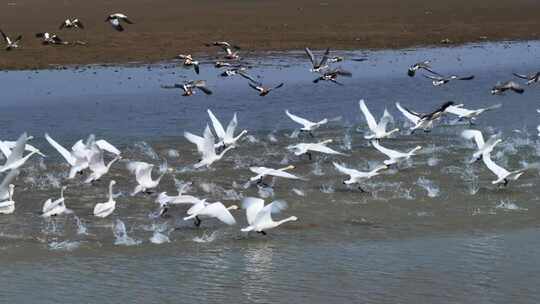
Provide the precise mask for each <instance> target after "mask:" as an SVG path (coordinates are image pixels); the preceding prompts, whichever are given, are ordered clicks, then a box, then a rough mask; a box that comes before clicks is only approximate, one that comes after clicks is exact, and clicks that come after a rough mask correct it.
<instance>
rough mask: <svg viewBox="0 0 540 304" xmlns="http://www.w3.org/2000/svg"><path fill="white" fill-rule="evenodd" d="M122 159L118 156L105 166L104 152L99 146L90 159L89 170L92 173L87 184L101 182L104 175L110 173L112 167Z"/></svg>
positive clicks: (86, 181)
mask: <svg viewBox="0 0 540 304" xmlns="http://www.w3.org/2000/svg"><path fill="white" fill-rule="evenodd" d="M120 159H122V157H121V156H120V155H117V156H116V157H115V158H113V159H112V160H111V161H109V163H108V164H106V165H105V160H104V159H103V150H101V149H99V148H98V147H97V146H95V147H94V152H92V154H91V156H90V159H89V160H88V168H89V169H90V171H92V173H90V175H88V177H87V178H86V180H85V181H84V182H85V183H91V182H94V181H97V180H99V179H100V178H101V177H102V176H103V175H105V174H107V172H109V169H111V166H112V165H113V164H114V163H115V162H116V161H118V160H120Z"/></svg>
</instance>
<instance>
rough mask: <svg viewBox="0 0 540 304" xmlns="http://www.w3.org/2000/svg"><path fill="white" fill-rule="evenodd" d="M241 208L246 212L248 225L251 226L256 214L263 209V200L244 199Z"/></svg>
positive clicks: (254, 198)
mask: <svg viewBox="0 0 540 304" xmlns="http://www.w3.org/2000/svg"><path fill="white" fill-rule="evenodd" d="M242 208H243V209H245V210H246V218H247V222H248V224H249V225H253V223H254V222H255V219H256V218H257V214H258V213H259V211H261V210H262V209H263V208H264V200H263V199H260V198H256V197H246V198H244V199H243V200H242Z"/></svg>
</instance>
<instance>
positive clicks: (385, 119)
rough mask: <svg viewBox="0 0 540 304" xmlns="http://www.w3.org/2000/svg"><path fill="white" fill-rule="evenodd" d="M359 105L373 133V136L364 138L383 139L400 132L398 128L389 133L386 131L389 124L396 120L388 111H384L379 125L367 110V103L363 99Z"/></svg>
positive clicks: (369, 135)
mask: <svg viewBox="0 0 540 304" xmlns="http://www.w3.org/2000/svg"><path fill="white" fill-rule="evenodd" d="M359 105H360V110H361V111H362V113H363V114H364V117H365V118H366V122H367V125H368V128H369V130H370V131H371V134H368V135H365V136H364V138H365V139H382V138H386V137H389V136H390V135H392V134H394V133H396V132H399V129H398V128H395V129H393V130H390V131H388V132H387V131H386V126H387V125H388V123H389V122H391V121H394V118H393V117H392V115H390V113H388V110H386V109H384V113H383V116H382V117H381V120H379V123H377V121H375V118H374V117H373V115H372V114H371V112H370V111H369V109H368V108H367V106H366V103H365V101H364V100H363V99H361V100H360V102H359Z"/></svg>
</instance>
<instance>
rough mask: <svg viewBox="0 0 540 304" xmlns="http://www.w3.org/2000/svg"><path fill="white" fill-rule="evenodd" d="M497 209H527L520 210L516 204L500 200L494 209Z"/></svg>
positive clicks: (524, 209)
mask: <svg viewBox="0 0 540 304" xmlns="http://www.w3.org/2000/svg"><path fill="white" fill-rule="evenodd" d="M495 208H497V209H503V210H506V211H527V210H528V209H527V208H521V207H519V206H518V205H516V203H514V202H513V201H510V200H506V201H505V200H502V201H500V203H499V204H498V205H497V206H496V207H495Z"/></svg>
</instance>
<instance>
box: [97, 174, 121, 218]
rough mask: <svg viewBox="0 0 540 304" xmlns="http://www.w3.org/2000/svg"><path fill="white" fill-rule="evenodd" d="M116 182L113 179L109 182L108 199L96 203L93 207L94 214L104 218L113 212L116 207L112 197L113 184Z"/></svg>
mask: <svg viewBox="0 0 540 304" xmlns="http://www.w3.org/2000/svg"><path fill="white" fill-rule="evenodd" d="M115 184H116V182H115V181H114V180H112V181H111V182H110V183H109V200H108V201H106V202H105V203H99V204H96V206H95V207H94V216H97V217H101V218H105V217H107V216H109V215H110V214H111V213H113V211H114V209H115V208H116V201H115V200H114V198H113V186H114V185H115Z"/></svg>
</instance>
